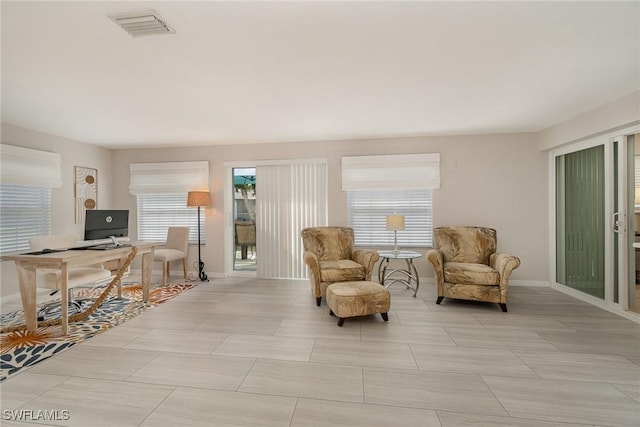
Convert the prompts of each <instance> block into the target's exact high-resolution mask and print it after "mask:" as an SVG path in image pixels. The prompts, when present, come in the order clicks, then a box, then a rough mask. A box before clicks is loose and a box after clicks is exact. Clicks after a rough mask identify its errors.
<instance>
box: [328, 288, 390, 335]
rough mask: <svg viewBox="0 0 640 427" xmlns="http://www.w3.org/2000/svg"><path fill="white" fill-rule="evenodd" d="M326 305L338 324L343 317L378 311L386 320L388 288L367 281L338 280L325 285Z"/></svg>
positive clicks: (388, 297)
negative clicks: (336, 318)
mask: <svg viewBox="0 0 640 427" xmlns="http://www.w3.org/2000/svg"><path fill="white" fill-rule="evenodd" d="M326 295H327V305H328V306H329V310H330V311H329V313H330V314H331V315H332V316H334V315H335V316H337V317H338V326H342V325H343V324H344V319H345V318H347V317H354V316H366V315H369V314H376V313H380V315H381V316H382V319H384V321H385V322H386V321H388V320H389V317H388V316H387V312H388V311H389V307H390V306H391V297H390V296H389V290H388V289H387V288H385V287H384V286H382V285H380V284H378V283H374V282H368V281H358V282H339V283H334V284H332V285H329V286H328V287H327V292H326Z"/></svg>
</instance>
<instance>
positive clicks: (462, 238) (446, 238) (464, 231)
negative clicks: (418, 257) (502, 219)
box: [433, 226, 497, 264]
mask: <svg viewBox="0 0 640 427" xmlns="http://www.w3.org/2000/svg"><path fill="white" fill-rule="evenodd" d="M433 234H434V237H435V239H434V240H435V245H436V249H439V250H440V251H441V252H442V258H443V261H444V262H468V263H474V264H489V257H490V256H491V254H493V253H495V252H496V244H497V239H496V230H494V229H493V228H486V227H470V226H459V227H438V228H436V229H435V230H433Z"/></svg>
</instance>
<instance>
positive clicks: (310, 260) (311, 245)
mask: <svg viewBox="0 0 640 427" xmlns="http://www.w3.org/2000/svg"><path fill="white" fill-rule="evenodd" d="M301 234H302V243H303V245H304V251H305V252H304V262H305V263H306V264H307V265H308V266H309V274H310V277H309V280H310V282H311V289H312V290H313V295H314V296H315V297H316V304H317V305H318V306H320V303H321V302H322V297H323V296H325V295H326V290H327V286H329V285H330V284H332V283H336V282H353V281H360V280H367V281H368V280H371V272H372V271H373V266H374V265H375V263H376V262H377V261H378V259H380V255H378V252H376V251H370V250H362V249H354V247H353V246H354V234H353V229H352V228H349V227H311V228H305V229H304V230H302V233H301Z"/></svg>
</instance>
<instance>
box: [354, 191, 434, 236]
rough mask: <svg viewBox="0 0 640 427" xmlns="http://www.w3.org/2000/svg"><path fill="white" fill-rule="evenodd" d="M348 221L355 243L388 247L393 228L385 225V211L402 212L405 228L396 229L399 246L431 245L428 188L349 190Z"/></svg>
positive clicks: (430, 211) (431, 224)
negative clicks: (402, 229)
mask: <svg viewBox="0 0 640 427" xmlns="http://www.w3.org/2000/svg"><path fill="white" fill-rule="evenodd" d="M347 209H348V224H349V227H352V228H353V230H354V233H355V244H356V246H363V247H392V246H393V241H394V236H393V231H387V229H386V217H387V215H393V214H397V215H404V216H405V229H404V231H398V246H399V247H420V248H428V247H431V246H432V228H433V223H432V197H431V190H428V189H421V190H373V191H349V192H348V195H347Z"/></svg>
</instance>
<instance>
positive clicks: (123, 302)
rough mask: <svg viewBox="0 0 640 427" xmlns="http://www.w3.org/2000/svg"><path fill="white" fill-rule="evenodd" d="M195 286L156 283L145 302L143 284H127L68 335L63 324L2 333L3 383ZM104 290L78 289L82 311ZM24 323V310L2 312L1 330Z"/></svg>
mask: <svg viewBox="0 0 640 427" xmlns="http://www.w3.org/2000/svg"><path fill="white" fill-rule="evenodd" d="M194 286H196V285H195V284H167V285H165V286H157V287H154V286H152V287H151V289H150V290H149V302H147V303H144V302H142V285H140V284H131V285H123V287H122V298H118V297H117V290H116V289H114V290H112V292H111V294H110V295H109V296H108V297H107V298H106V299H105V300H104V302H103V303H102V305H100V307H98V309H97V310H96V311H95V312H94V313H93V314H92V315H91V316H89V317H88V318H87V319H85V320H83V321H80V322H72V323H71V322H70V323H69V329H68V332H69V333H68V334H67V336H65V337H60V336H57V337H56V335H59V334H60V326H45V327H41V328H38V329H37V330H36V331H34V332H27V331H26V330H18V331H14V332H7V333H1V334H0V382H2V381H4V380H6V379H7V378H9V377H10V376H11V375H15V374H16V373H18V372H20V370H21V369H24V368H26V367H28V366H33V365H35V364H37V363H40V362H42V361H43V360H46V359H48V358H49V357H51V356H54V355H56V354H58V353H60V352H63V351H65V350H68V349H69V348H71V347H73V346H75V345H76V344H78V343H80V342H82V341H84V340H86V339H89V338H92V337H94V336H96V335H97V334H100V333H102V332H104V331H106V330H108V329H111V328H113V327H115V326H118V325H120V324H122V323H124V322H126V321H127V320H129V319H132V318H134V317H135V316H137V315H138V314H140V313H143V312H145V311H147V310H149V309H152V308H154V307H155V306H157V305H159V304H162V303H163V302H165V301H167V300H170V299H171V298H173V297H175V296H177V295H180V294H181V293H182V292H184V291H186V290H188V289H191V288H193V287H194ZM103 290H104V288H95V289H91V290H84V291H82V292H77V293H75V300H76V301H77V302H79V303H80V304H81V306H82V311H85V310H86V309H87V308H88V307H90V306H91V304H92V302H93V300H95V299H96V298H98V297H99V296H100V294H101V293H102V291H103ZM70 314H71V313H70ZM56 315H57V316H58V317H59V313H56V311H55V310H54V311H52V312H51V313H50V314H48V315H47V316H46V317H45V319H44V320H48V317H54V316H56ZM21 324H24V312H23V311H22V310H19V311H15V312H12V313H6V314H2V315H0V329H5V328H8V327H11V326H15V325H21Z"/></svg>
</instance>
